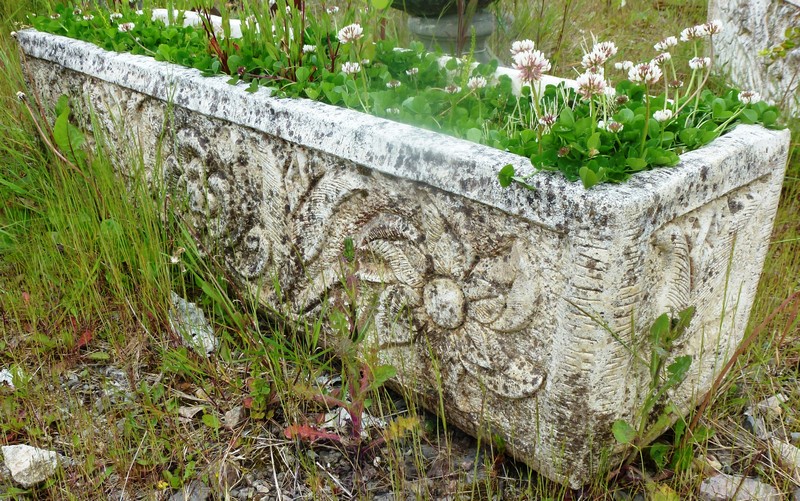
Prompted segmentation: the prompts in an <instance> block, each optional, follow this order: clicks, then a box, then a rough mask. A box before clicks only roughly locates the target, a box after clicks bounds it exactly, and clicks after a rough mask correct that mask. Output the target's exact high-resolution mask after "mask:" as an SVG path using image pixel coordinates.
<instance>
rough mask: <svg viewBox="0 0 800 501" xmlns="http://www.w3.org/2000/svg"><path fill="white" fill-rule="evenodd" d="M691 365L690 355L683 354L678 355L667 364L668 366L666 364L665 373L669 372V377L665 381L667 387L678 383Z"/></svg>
mask: <svg viewBox="0 0 800 501" xmlns="http://www.w3.org/2000/svg"><path fill="white" fill-rule="evenodd" d="M691 365H692V356H691V355H683V356H681V357H678V358H676V359H675V361H674V362H672V363H671V364H669V366H667V373H668V374H669V377H668V378H667V381H666V383H665V384H666V385H667V387H669V388H671V387H674V386H677V385H679V384H680V383H681V381H683V380H684V378H685V377H686V374H688V373H689V367H691Z"/></svg>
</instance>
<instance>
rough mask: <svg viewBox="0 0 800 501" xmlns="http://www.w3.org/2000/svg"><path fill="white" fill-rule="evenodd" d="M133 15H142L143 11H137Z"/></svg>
mask: <svg viewBox="0 0 800 501" xmlns="http://www.w3.org/2000/svg"><path fill="white" fill-rule="evenodd" d="M134 13H135V14H136V15H137V16H141V15H144V11H143V10H142V9H139V10H137V11H135V12H134Z"/></svg>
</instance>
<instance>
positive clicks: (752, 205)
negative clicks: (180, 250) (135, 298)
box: [18, 30, 789, 486]
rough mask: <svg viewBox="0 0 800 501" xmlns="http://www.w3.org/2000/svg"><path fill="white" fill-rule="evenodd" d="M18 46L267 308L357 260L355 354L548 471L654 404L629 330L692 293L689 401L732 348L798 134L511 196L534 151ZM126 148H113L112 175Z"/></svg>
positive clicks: (340, 297) (567, 464) (311, 289)
mask: <svg viewBox="0 0 800 501" xmlns="http://www.w3.org/2000/svg"><path fill="white" fill-rule="evenodd" d="M18 39H19V41H20V44H21V45H22V48H23V50H24V51H25V52H26V53H27V54H28V55H29V60H28V61H27V67H28V68H29V69H30V75H29V79H30V81H31V84H32V85H33V86H34V87H35V90H36V92H37V93H38V95H39V96H40V97H41V99H42V101H43V102H47V103H52V102H54V101H55V100H56V99H57V98H58V96H59V95H61V94H63V93H66V94H69V95H71V96H72V97H73V99H74V101H75V102H76V103H83V106H84V107H87V108H91V109H92V110H94V112H95V113H96V123H97V124H98V126H99V127H101V128H102V131H103V133H104V134H106V135H107V137H108V138H109V139H110V140H111V141H113V142H114V143H115V144H136V145H138V148H140V151H141V155H142V158H143V159H144V163H145V165H146V166H147V168H148V169H149V175H150V176H151V178H153V179H159V178H162V177H163V178H164V180H165V181H166V182H167V184H168V187H169V189H170V190H171V192H172V193H173V200H184V201H185V202H186V209H185V217H186V218H187V220H188V221H189V222H190V223H191V224H193V225H194V226H195V228H196V230H197V232H198V233H199V234H200V235H201V236H202V238H204V240H205V241H206V245H207V246H209V247H210V248H213V249H214V252H216V253H217V255H222V256H224V258H225V261H226V263H227V265H228V267H229V268H230V269H231V271H232V272H233V273H234V275H235V276H236V277H237V278H238V279H239V280H240V281H241V283H242V284H244V285H245V286H247V287H250V288H251V290H252V291H254V292H255V291H259V292H260V294H261V300H262V301H263V302H264V303H270V304H272V305H273V306H277V307H279V308H283V309H285V310H287V313H293V314H296V315H305V314H309V313H318V312H324V311H325V310H326V309H327V308H330V307H331V306H332V305H333V306H336V305H339V304H341V303H343V302H344V301H345V299H346V298H345V294H344V291H343V290H342V277H343V275H344V274H345V272H348V271H349V272H352V273H353V274H354V275H355V276H356V277H357V278H358V286H359V289H360V294H359V298H360V304H359V306H360V309H361V311H362V312H364V313H365V314H366V315H371V316H372V317H373V320H374V322H373V325H374V328H373V329H372V330H371V331H370V332H369V335H368V336H367V343H366V344H367V346H366V347H365V349H375V350H377V353H378V355H379V357H380V359H381V360H382V361H383V362H384V363H391V364H394V365H395V366H396V367H397V368H398V371H399V374H398V377H397V378H396V380H395V381H394V384H397V385H402V386H405V387H406V388H409V389H411V390H412V391H413V393H414V394H415V395H417V397H418V398H419V400H420V401H421V402H422V403H423V404H425V405H427V406H428V407H429V408H431V409H434V410H436V409H438V406H439V403H440V402H442V403H443V404H444V407H445V412H446V413H447V416H448V421H449V422H450V423H452V424H455V425H458V426H459V427H461V428H463V429H464V430H466V431H468V432H471V433H484V432H486V431H488V430H490V431H491V432H493V433H499V434H501V435H502V436H503V437H504V438H505V440H506V443H507V445H508V448H509V450H510V451H511V452H512V453H514V454H515V455H516V456H517V457H518V458H520V459H523V460H524V461H526V462H528V463H529V464H530V465H531V466H533V467H534V468H536V469H537V470H539V471H541V472H542V473H543V474H545V475H547V476H549V477H551V478H554V479H557V480H559V481H566V482H570V483H571V484H573V485H576V486H577V485H580V484H582V483H584V482H585V481H587V480H588V479H590V478H591V475H592V473H593V471H594V470H595V469H596V468H597V467H598V458H599V456H600V452H601V451H602V450H604V449H608V448H610V447H613V445H614V441H613V437H612V435H611V431H610V430H611V424H612V423H613V422H614V421H615V420H617V419H627V420H629V421H630V420H632V419H633V416H634V415H635V414H636V412H637V410H638V408H639V407H640V406H641V403H642V401H643V398H644V396H645V394H646V392H647V391H648V388H649V372H648V369H647V367H644V366H643V365H641V364H638V363H636V361H635V358H634V357H633V356H631V353H630V352H629V351H628V349H627V348H626V346H625V345H623V343H621V342H619V341H618V340H619V339H621V340H631V339H634V340H639V339H641V338H643V337H644V332H645V330H646V329H647V328H648V327H649V325H650V324H651V323H652V321H653V320H654V319H655V318H656V317H657V316H658V315H660V314H661V313H664V312H667V311H670V310H677V309H682V308H685V307H688V306H692V305H693V306H696V307H697V314H696V316H695V318H694V320H693V322H692V324H691V325H690V327H689V329H688V330H687V332H686V334H685V335H684V336H683V337H682V338H681V339H679V340H678V341H677V342H676V344H675V347H674V351H673V353H672V356H679V355H684V354H690V355H692V357H693V360H694V362H693V364H692V367H691V371H690V374H689V376H688V378H687V379H686V381H685V382H684V383H683V384H682V385H681V386H680V387H678V388H676V389H675V390H674V391H672V392H671V394H670V397H671V398H672V400H673V401H674V402H675V403H676V405H677V406H678V407H679V408H681V409H683V410H686V409H688V408H690V406H692V405H693V403H694V402H695V399H697V398H698V397H700V396H702V395H703V394H704V393H705V392H706V391H707V390H708V388H709V387H710V385H711V382H712V380H713V378H714V376H715V371H717V370H719V368H721V367H722V366H723V365H724V363H725V361H726V360H727V358H728V357H729V356H730V354H731V353H732V352H733V350H734V348H735V345H736V344H737V343H738V342H739V340H740V339H741V336H742V333H743V330H744V327H745V325H746V323H747V319H748V315H749V312H750V307H751V305H752V301H753V295H754V293H755V288H756V284H757V281H758V278H759V274H760V272H761V268H762V265H763V260H764V256H765V253H766V250H767V243H768V239H769V235H770V231H771V227H772V220H773V217H774V212H775V209H776V206H777V200H778V196H779V193H780V187H781V181H782V177H783V171H784V166H785V162H786V155H787V150H788V139H789V135H788V132H785V131H781V132H775V131H768V130H765V129H763V128H761V127H755V126H740V127H738V128H737V129H736V130H735V131H733V132H732V133H730V134H728V135H727V136H726V137H723V138H720V139H718V140H717V141H715V142H714V143H713V144H711V145H709V146H707V147H705V148H703V149H701V150H699V151H695V152H691V153H687V154H685V155H683V156H682V163H681V165H680V166H678V167H676V168H673V169H661V170H656V171H652V172H646V173H641V174H638V175H636V176H634V178H633V179H632V180H631V181H630V182H629V183H627V184H625V185H620V186H601V187H597V188H595V189H592V190H590V191H586V190H585V189H583V187H582V186H580V184H576V183H569V182H567V181H565V180H564V179H563V178H562V177H561V176H560V175H557V174H550V173H540V174H537V175H536V176H535V177H534V178H533V180H532V184H534V185H535V186H536V187H537V190H536V191H528V190H524V189H516V188H515V189H509V190H503V189H502V188H500V186H499V184H498V183H497V180H496V173H497V171H498V170H499V169H500V168H501V167H503V166H504V165H506V164H508V163H511V164H513V165H514V166H515V167H516V168H517V170H518V171H527V170H530V169H531V166H530V162H529V161H528V160H527V159H525V158H522V157H518V156H515V155H511V154H508V153H504V152H500V151H497V150H493V149H490V148H486V147H483V146H480V145H476V144H472V143H468V142H465V141H461V140H457V139H453V138H449V137H446V136H442V135H440V134H435V133H431V132H428V131H423V130H420V129H416V128H414V127H409V126H405V125H401V124H396V123H392V122H388V121H386V120H382V119H379V118H375V117H371V116H366V115H363V114H360V113H356V112H353V111H350V110H344V109H339V108H333V107H330V106H327V105H324V104H321V103H316V102H309V101H304V100H288V99H274V98H271V97H269V95H268V93H266V92H262V91H259V92H257V93H255V94H250V93H247V92H246V91H245V90H244V88H243V87H242V86H238V87H234V86H230V85H228V84H227V83H226V79H225V78H201V77H199V75H198V73H197V72H196V71H195V70H190V69H184V68H178V67H175V66H172V65H169V64H165V63H159V62H155V61H153V60H151V59H149V58H144V57H140V56H132V55H124V54H122V55H120V54H111V53H108V52H105V51H102V50H100V49H98V48H96V47H93V46H91V45H89V44H86V43H83V42H79V41H74V40H69V39H65V38H61V37H57V36H52V35H46V34H41V33H37V32H35V31H30V30H29V31H23V32H20V33H19V34H18ZM166 101H171V102H172V103H173V105H172V106H171V107H167V106H166V105H165V102H166ZM159 138H160V140H161V142H159V141H158V139H159ZM159 154H160V156H161V158H163V159H164V161H163V164H162V165H161V166H160V170H159V168H157V167H159V165H158V164H157V163H156V158H157V156H158V155H159ZM127 158H129V156H127V155H126V154H125V151H122V149H120V152H119V154H118V156H117V157H116V162H117V165H118V166H119V168H120V170H121V171H122V172H126V169H128V168H129V164H128V163H127V162H126V159H127ZM176 209H177V210H184V209H181V205H180V204H176ZM347 238H350V239H352V241H353V243H354V247H355V250H356V260H355V263H354V264H352V265H346V264H345V263H344V261H343V260H342V249H343V242H344V240H345V239H347ZM273 280H277V281H278V282H280V284H281V294H282V301H281V303H280V304H276V303H277V302H278V299H277V295H276V293H275V292H274V291H273V290H272V288H271V287H270V284H272V283H273ZM587 313H588V314H590V315H591V316H592V317H594V318H590V316H587ZM601 323H604V324H605V325H601ZM632 325H634V326H635V332H632ZM608 329H611V330H613V331H614V332H615V333H616V336H617V337H616V338H615V336H612V335H611V334H609V332H608ZM633 344H634V345H636V346H641V349H642V350H645V351H646V350H648V349H649V348H647V346H645V345H644V344H642V342H641V341H636V343H633Z"/></svg>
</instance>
